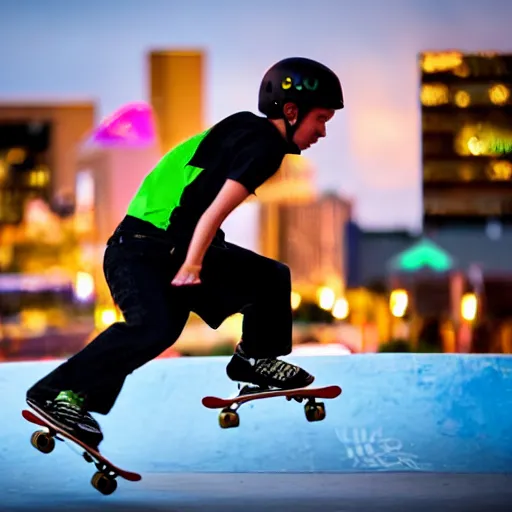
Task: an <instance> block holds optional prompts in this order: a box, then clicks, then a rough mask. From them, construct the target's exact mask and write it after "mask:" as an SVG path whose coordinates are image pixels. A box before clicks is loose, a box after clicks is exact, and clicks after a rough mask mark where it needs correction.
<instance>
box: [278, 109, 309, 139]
mask: <svg viewBox="0 0 512 512" xmlns="http://www.w3.org/2000/svg"><path fill="white" fill-rule="evenodd" d="M308 112H309V110H308V109H307V108H302V109H299V113H298V115H297V119H295V121H294V122H293V123H290V121H288V119H287V118H286V116H285V115H284V114H283V119H284V124H285V126H286V139H287V140H288V142H293V136H294V135H295V132H296V131H297V129H298V128H299V126H300V123H302V121H303V120H304V118H305V117H306V115H307V113H308Z"/></svg>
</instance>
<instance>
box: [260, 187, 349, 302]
mask: <svg viewBox="0 0 512 512" xmlns="http://www.w3.org/2000/svg"><path fill="white" fill-rule="evenodd" d="M270 211H272V212H273V218H272V222H269V220H270V219H267V216H268V214H269V212H270ZM350 217H351V205H350V203H348V202H347V201H345V200H344V199H342V198H341V197H339V196H337V195H335V194H325V195H323V196H320V197H318V198H316V199H314V200H311V201H308V202H303V203H295V204H294V203H288V204H285V203H282V204H276V205H275V207H274V208H273V209H272V210H270V209H269V208H262V209H261V226H262V228H264V227H268V226H272V227H273V229H268V228H267V229H263V230H262V232H261V236H262V238H261V242H262V245H263V247H265V246H266V247H270V246H273V247H274V251H273V253H272V254H269V253H268V251H262V252H263V253H264V254H265V255H267V256H272V257H274V258H276V259H278V260H280V261H282V262H283V263H286V264H287V265H288V266H289V267H290V270H291V273H292V280H293V287H294V290H295V291H297V292H299V293H300V294H301V295H303V296H304V297H306V298H309V299H313V300H315V297H316V294H317V290H318V289H319V288H320V287H322V286H328V287H330V288H331V289H333V290H334V291H335V293H336V295H342V294H343V293H344V291H345V287H346V266H347V262H346V261H345V254H346V251H345V245H346V240H345V231H346V230H345V225H346V224H347V223H348V221H349V220H350Z"/></svg>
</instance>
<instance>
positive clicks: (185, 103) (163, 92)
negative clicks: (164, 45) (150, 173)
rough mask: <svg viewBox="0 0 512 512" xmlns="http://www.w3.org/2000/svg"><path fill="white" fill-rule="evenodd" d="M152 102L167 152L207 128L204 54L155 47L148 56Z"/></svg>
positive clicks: (162, 145)
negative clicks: (205, 120) (205, 119)
mask: <svg viewBox="0 0 512 512" xmlns="http://www.w3.org/2000/svg"><path fill="white" fill-rule="evenodd" d="M149 68H150V102H151V105H152V107H153V110H154V113H155V117H156V123H157V129H158V133H159V139H160V145H161V151H162V152H163V153H166V152H167V151H168V150H169V149H171V148H172V147H174V146H175V145H176V144H179V143H180V142H182V141H183V140H185V139H187V138H188V137H190V136H192V135H194V134H196V133H198V132H199V131H200V130H202V129H204V125H203V123H204V120H203V109H204V106H203V95H204V53H203V52H202V51H196V50H190V51H182V50H159V51H157V50H155V51H152V52H151V53H150V55H149Z"/></svg>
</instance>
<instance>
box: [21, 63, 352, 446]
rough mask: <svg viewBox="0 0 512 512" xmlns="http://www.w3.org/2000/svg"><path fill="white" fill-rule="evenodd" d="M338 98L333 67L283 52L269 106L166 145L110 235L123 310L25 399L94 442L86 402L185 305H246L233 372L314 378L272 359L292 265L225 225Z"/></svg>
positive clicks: (263, 380) (99, 406)
mask: <svg viewBox="0 0 512 512" xmlns="http://www.w3.org/2000/svg"><path fill="white" fill-rule="evenodd" d="M343 106H344V105H343V93H342V89H341V85H340V82H339V80H338V78H337V76H336V75H335V74H334V73H333V72H332V71H331V70H330V69H328V68H327V67H325V66H324V65H322V64H320V63H318V62H315V61H312V60H309V59H304V58H290V59H285V60H282V61H280V62H278V63H276V64H275V65H274V66H272V67H271V68H270V69H269V70H268V71H267V73H266V74H265V76H264V78H263V80H262V83H261V85H260V92H259V110H260V111H261V112H262V113H263V114H264V115H265V116H266V117H259V116H256V115H255V114H252V113H250V112H240V113H236V114H234V115H231V116H229V117H228V118H226V119H224V120H222V121H220V122H219V123H217V124H216V125H215V126H213V127H212V128H210V129H208V130H206V131H205V132H203V133H200V134H198V135H196V136H194V137H192V138H190V139H189V140H187V141H185V142H183V143H182V144H180V145H179V146H177V147H176V148H174V149H173V150H172V151H170V152H168V153H167V154H166V155H165V156H164V157H163V158H162V159H161V160H160V162H159V163H158V164H157V165H156V166H155V168H154V169H153V170H152V171H151V172H150V173H149V174H148V175H147V176H146V178H145V179H144V181H143V182H142V184H141V186H140V188H139V190H138V191H137V193H136V194H135V196H134V198H133V199H132V201H131V203H130V205H129V207H128V211H127V215H126V217H125V218H124V219H123V220H122V221H121V223H120V224H119V226H118V227H117V228H116V230H115V232H114V233H113V235H112V236H111V238H110V239H109V240H108V242H107V249H106V251H105V257H104V272H105V278H106V281H107V283H108V285H109V288H110V292H111V294H112V297H113V300H114V301H115V303H116V304H117V305H118V306H119V308H120V309H121V311H122V312H123V315H124V319H125V322H119V323H115V324H113V325H111V326H110V327H109V328H108V329H106V330H105V331H104V332H102V333H101V334H99V335H98V337H96V338H95V339H94V340H93V341H92V342H91V343H89V344H88V345H87V346H86V347H85V348H84V349H83V350H81V351H80V352H79V353H77V354H75V355H74V356H73V357H71V358H70V359H69V360H68V361H66V362H65V363H63V364H62V365H60V366H59V367H58V368H56V369H55V370H54V371H52V372H51V373H50V374H49V375H47V376H46V377H44V378H43V379H41V380H40V381H39V382H37V383H36V384H35V385H34V386H32V388H31V389H29V390H28V392H27V402H28V403H29V405H31V406H32V407H33V408H34V409H36V410H37V411H38V412H39V413H40V414H41V415H43V416H45V417H47V418H48V419H50V420H51V421H53V422H54V423H56V424H58V425H59V426H61V427H62V428H65V429H66V430H68V431H69V432H70V433H72V434H73V435H75V436H76V437H78V438H80V439H82V440H83V441H84V442H85V443H87V444H89V445H91V446H93V447H98V446H99V444H100V442H101V441H102V439H103V434H102V432H101V429H100V426H99V425H98V423H97V421H96V420H95V419H94V418H93V417H92V416H91V414H90V413H91V412H96V413H100V414H107V413H108V412H109V411H110V410H111V408H112V407H113V405H114V403H115V401H116V399H117V396H118V395H119V393H120V391H121V388H122V386H123V383H124V380H125V378H126V377H127V376H128V375H129V374H130V373H132V372H133V371H134V370H136V369H137V368H139V367H141V366H142V365H144V364H145V363H147V362H149V361H151V360H152V359H154V358H155V357H157V356H158V355H159V354H161V353H162V352H163V351H164V350H165V349H167V348H168V347H170V346H171V345H172V344H173V343H174V342H175V341H176V340H177V339H178V337H179V336H180V334H181V332H182V330H183V328H184V327H185V324H186V322H187V319H188V317H189V314H190V312H195V313H196V314H198V315H199V316H200V317H201V318H202V319H203V320H204V321H205V322H206V323H207V324H208V325H209V326H210V327H212V328H214V329H216V328H218V327H219V326H220V325H221V323H222V322H223V321H224V320H225V319H226V318H227V317H228V316H230V315H232V314H234V313H237V312H241V313H242V314H243V316H244V320H243V328H242V331H243V332H242V338H241V341H240V343H239V344H238V345H237V347H236V350H235V353H234V355H233V357H232V359H231V360H230V362H229V364H228V366H227V369H226V372H227V375H228V377H229V378H230V379H232V380H234V381H239V382H247V383H252V384H256V385H259V386H262V387H277V388H294V387H302V386H307V385H309V384H311V383H312V382H313V380H314V377H313V376H312V375H310V374H309V373H307V372H306V371H305V370H303V369H302V368H299V367H298V366H295V365H292V364H289V363H286V362H285V361H282V360H279V359H277V357H278V356H282V355H286V354H289V353H290V352H291V349H292V313H291V304H290V294H291V277H290V271H289V269H288V268H287V267H286V266H285V265H283V264H282V263H279V262H277V261H274V260H271V259H268V258H265V257H263V256H260V255H258V254H256V253H254V252H252V251H249V250H246V249H243V248H241V247H238V246H236V245H233V244H230V243H228V242H226V241H225V240H224V234H223V232H222V231H221V230H220V227H221V225H222V222H223V221H224V219H225V218H226V217H227V216H228V215H229V213H230V212H231V211H233V210H234V209H235V208H236V207H237V206H238V205H240V204H241V203H242V202H243V201H244V200H245V199H246V198H247V197H248V196H249V195H250V194H253V193H254V192H255V190H256V189H257V188H258V187H259V186H260V185H262V184H263V183H264V182H265V181H266V180H267V179H269V178H270V177H271V176H272V175H273V174H275V173H276V171H277V170H278V169H279V167H280V165H281V161H282V159H283V157H284V156H285V155H286V154H287V153H293V154H300V152H301V151H302V150H305V149H307V148H309V147H310V146H311V145H312V144H315V143H316V142H317V141H318V139H319V138H320V137H325V135H326V129H325V125H326V123H327V121H329V120H330V119H331V118H332V117H333V115H334V113H335V110H338V109H342V108H343Z"/></svg>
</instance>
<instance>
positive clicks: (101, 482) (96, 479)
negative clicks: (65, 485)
mask: <svg viewBox="0 0 512 512" xmlns="http://www.w3.org/2000/svg"><path fill="white" fill-rule="evenodd" d="M91 484H92V486H93V487H94V488H95V489H96V490H97V491H99V492H101V494H104V495H105V496H108V495H109V494H112V493H113V492H114V491H115V490H116V489H117V482H116V481H115V480H114V479H113V478H110V477H109V476H107V475H106V474H105V473H102V472H101V471H97V472H96V473H94V475H93V476H92V480H91Z"/></svg>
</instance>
